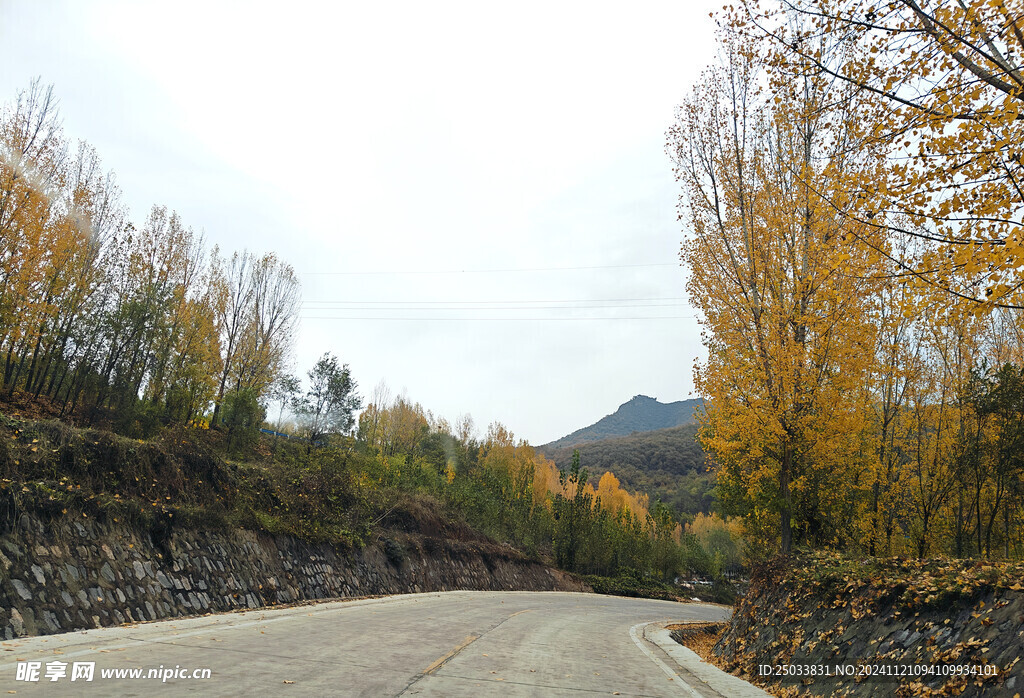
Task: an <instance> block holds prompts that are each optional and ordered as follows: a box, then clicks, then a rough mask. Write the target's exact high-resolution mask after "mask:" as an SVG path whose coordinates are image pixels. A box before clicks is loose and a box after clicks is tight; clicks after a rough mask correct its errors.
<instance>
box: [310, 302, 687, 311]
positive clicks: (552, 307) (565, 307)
mask: <svg viewBox="0 0 1024 698" xmlns="http://www.w3.org/2000/svg"><path fill="white" fill-rule="evenodd" d="M688 307H690V306H689V305H687V304H686V303H650V304H647V305H636V304H631V305H544V306H535V305H497V306H475V307H472V308H464V307H459V306H443V305H437V306H429V307H426V308H424V307H416V306H395V307H391V308H380V307H372V306H371V307H366V306H358V305H357V306H334V307H332V306H327V307H319V308H309V310H600V309H604V308H688Z"/></svg>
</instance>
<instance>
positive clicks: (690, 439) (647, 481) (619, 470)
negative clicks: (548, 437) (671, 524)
mask: <svg viewBox="0 0 1024 698" xmlns="http://www.w3.org/2000/svg"><path fill="white" fill-rule="evenodd" d="M646 399H647V400H650V398H646ZM634 400H636V398H634ZM630 402H633V400H631V401H630ZM691 402H692V401H691ZM626 404H627V405H628V404H630V403H626ZM674 404H681V403H674ZM623 407H625V405H624V406H623ZM661 407H669V405H661ZM620 411H621V408H620ZM606 419H607V417H606ZM598 424H600V422H598ZM595 426H596V425H595ZM581 431H582V430H581ZM577 433H579V432H577ZM696 435H697V425H696V424H687V425H684V426H681V427H673V428H671V429H660V430H657V431H646V432H641V433H636V434H631V435H630V436H619V437H615V438H611V439H603V440H601V441H590V442H586V443H583V444H579V445H576V446H573V445H563V446H556V447H552V445H551V444H548V445H546V446H541V447H539V448H538V449H537V450H538V451H539V452H540V453H542V454H544V455H545V456H547V457H548V458H551V459H552V460H554V461H555V464H556V465H557V466H558V467H559V468H560V469H563V470H565V469H567V468H568V467H569V465H570V463H571V462H572V452H573V449H574V448H578V449H579V451H580V465H581V466H583V467H584V468H586V469H587V470H588V471H589V473H590V479H591V481H593V482H594V484H595V485H596V484H597V480H598V478H600V477H601V475H602V474H604V472H605V471H606V470H607V471H611V472H612V473H613V474H614V475H615V477H617V478H618V479H619V482H620V483H621V485H622V487H623V488H624V489H627V490H631V491H640V492H643V493H645V494H647V495H648V496H649V497H650V501H651V502H652V503H653V502H655V501H657V500H659V499H660V500H661V501H662V502H664V503H665V504H668V505H669V506H671V507H672V508H673V509H674V510H675V512H676V513H677V514H684V515H690V516H692V515H694V514H696V513H697V512H698V511H702V512H705V513H707V512H709V511H710V510H711V504H712V496H711V489H712V487H713V486H714V479H713V476H712V475H711V473H709V472H707V464H706V462H705V458H704V451H703V450H702V449H701V447H700V444H698V443H697V439H696ZM567 438H568V437H567ZM559 441H565V439H559ZM555 443H558V442H555Z"/></svg>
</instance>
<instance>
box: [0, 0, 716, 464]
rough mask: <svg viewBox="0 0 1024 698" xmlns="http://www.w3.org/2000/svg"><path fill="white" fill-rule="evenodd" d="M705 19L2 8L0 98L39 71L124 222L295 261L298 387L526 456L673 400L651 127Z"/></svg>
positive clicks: (674, 356) (672, 98) (661, 192)
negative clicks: (489, 438) (404, 402)
mask: <svg viewBox="0 0 1024 698" xmlns="http://www.w3.org/2000/svg"><path fill="white" fill-rule="evenodd" d="M720 4H721V0H716V1H714V2H711V1H707V0H675V2H632V3H629V7H628V9H627V8H626V7H625V5H624V4H622V5H620V6H619V7H618V8H614V7H613V6H612V4H611V3H608V4H604V3H582V2H578V3H575V2H574V3H551V2H543V3H540V2H537V3H534V2H516V3H514V4H509V5H503V6H501V7H499V6H498V5H497V4H495V3H482V2H465V3H451V2H432V3H423V2H389V3H368V2H359V3H356V2H351V1H348V0H344V1H342V2H332V3H327V2H323V3H312V2H306V3H301V2H290V3H281V2H274V3H256V2H220V3H214V2H210V1H206V2H173V3H169V2H160V3H157V2H149V3H143V2H99V1H85V0H79V1H77V2H57V1H49V0H0V100H2V101H3V102H10V101H11V100H12V99H13V98H14V96H15V95H16V93H17V91H18V90H19V89H23V88H25V87H27V86H28V83H29V81H30V80H31V79H32V78H33V77H35V76H40V77H41V78H42V80H43V82H45V83H52V84H53V85H54V89H55V93H56V95H57V97H58V98H59V99H60V107H61V114H62V116H63V120H64V126H65V129H66V131H67V133H68V134H69V135H70V136H71V137H73V138H76V139H77V138H81V139H84V140H87V141H89V142H90V143H91V144H92V145H94V146H95V147H96V149H97V150H98V151H99V154H100V156H101V157H102V158H103V161H104V165H105V166H106V167H107V168H109V169H113V170H114V171H115V172H116V173H117V177H118V181H119V184H120V186H121V188H122V189H123V191H124V195H125V199H126V201H127V203H128V205H129V206H130V208H131V212H132V217H133V219H135V220H136V221H141V220H142V219H144V218H145V215H146V213H147V212H148V210H149V208H150V207H151V206H152V205H153V204H161V205H166V206H168V207H169V208H172V209H174V210H176V211H178V213H179V214H181V216H182V218H183V220H184V221H185V222H186V223H187V224H188V225H191V226H192V227H193V228H195V229H196V230H201V231H203V232H204V233H205V235H206V238H207V241H208V243H209V244H211V245H212V244H217V245H220V246H221V248H223V249H226V250H235V249H240V248H243V247H247V248H249V249H252V250H254V251H256V252H264V251H273V252H276V253H277V254H278V255H279V256H280V257H282V258H283V259H285V260H286V261H288V262H290V263H291V264H292V265H293V266H294V267H295V269H296V271H297V272H298V273H299V275H300V278H301V280H302V283H303V298H304V305H303V313H302V316H303V319H302V320H301V323H300V331H299V332H300V334H299V341H298V343H297V352H296V357H295V370H296V372H297V373H299V374H302V375H304V374H305V371H307V370H308V369H309V368H310V367H311V366H312V364H313V362H314V361H315V360H316V358H317V357H318V356H319V355H320V354H322V353H323V352H325V351H332V352H334V353H335V354H336V355H337V356H338V357H339V358H340V359H341V360H342V361H343V362H346V363H348V364H349V365H350V366H351V368H352V372H353V375H354V376H355V378H356V380H357V381H358V382H359V384H360V392H361V393H362V394H363V396H364V397H367V396H369V394H370V393H371V391H372V390H373V388H374V386H375V385H376V384H377V383H378V382H379V381H381V380H384V381H386V382H387V384H388V386H389V387H390V388H391V389H392V391H393V392H394V393H400V392H402V391H403V390H404V391H405V392H406V393H407V394H408V396H409V397H410V398H411V399H412V400H414V401H418V402H420V403H422V404H423V406H424V407H426V408H428V409H431V410H432V411H433V412H434V413H435V414H440V415H443V416H445V417H447V418H449V419H454V418H456V417H457V416H459V415H460V414H463V413H466V412H468V413H470V414H472V415H473V417H474V419H475V420H476V423H477V425H478V430H479V431H480V432H482V431H483V430H484V429H485V428H486V425H487V424H488V423H489V422H491V421H494V420H498V421H501V422H503V423H504V424H505V425H506V426H508V427H509V428H510V429H511V430H512V431H513V432H515V433H516V435H517V436H519V437H522V438H526V439H528V440H529V441H530V442H531V443H535V444H540V443H545V442H547V441H550V440H552V439H555V438H558V437H560V436H563V435H564V434H567V433H569V432H571V431H573V430H575V429H577V428H580V427H582V426H585V425H587V424H590V423H592V422H594V421H596V420H597V419H599V418H600V417H602V416H604V415H605V414H608V413H610V412H612V411H614V410H615V408H616V407H617V406H618V405H619V404H620V403H622V402H625V401H626V400H628V399H629V398H631V397H632V396H633V395H636V394H638V393H643V394H647V395H651V396H653V397H657V398H658V399H660V400H662V401H663V402H670V401H673V400H680V399H684V398H687V397H691V396H692V395H693V383H692V367H693V363H694V360H695V359H696V358H697V357H698V355H702V349H701V346H700V341H699V339H700V333H699V328H698V325H697V324H696V321H695V320H694V319H692V318H691V317H687V316H692V315H694V313H693V311H692V310H691V309H690V308H689V307H687V306H686V305H685V300H684V296H685V292H684V288H683V272H682V269H681V268H680V267H679V266H678V250H679V244H680V241H681V239H682V236H683V231H682V229H681V227H680V225H679V223H678V222H677V221H676V211H675V201H676V195H677V188H676V185H675V183H674V182H673V178H672V172H671V164H670V162H669V160H668V158H667V156H666V155H665V153H664V142H665V136H664V134H665V130H666V129H667V128H668V127H669V125H670V124H671V122H672V118H673V109H674V106H675V105H676V104H677V103H678V102H680V101H681V99H682V98H683V96H684V95H685V94H686V92H687V89H688V87H689V86H690V85H691V84H692V83H693V81H694V80H695V79H696V77H697V75H698V73H699V71H700V70H701V69H702V68H703V66H704V65H705V64H706V63H708V62H709V60H710V59H711V55H712V53H713V51H714V44H713V23H712V21H711V20H710V19H709V18H708V12H709V11H710V10H712V9H715V8H716V7H718V6H720ZM637 265H651V266H637ZM653 265H659V266H653ZM580 267H589V268H580ZM593 267H602V268H593ZM513 269H514V270H518V271H495V270H513ZM525 270H531V271H525ZM368 272H373V273H368ZM608 299H616V300H615V301H614V302H613V301H609V300H608ZM619 299H661V300H643V301H640V300H633V301H631V302H622V301H621V300H619ZM469 301H472V302H469ZM563 301H564V302H563ZM602 301H607V302H602ZM609 306H620V307H609ZM636 306H649V307H636ZM641 317H654V318H671V319H646V320H631V319H614V318H641ZM323 318H334V319H323ZM357 318H358V319H357ZM376 318H391V319H386V320H385V319H376ZM568 318H577V319H568ZM578 318H599V319H578Z"/></svg>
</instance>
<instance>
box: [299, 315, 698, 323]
mask: <svg viewBox="0 0 1024 698" xmlns="http://www.w3.org/2000/svg"><path fill="white" fill-rule="evenodd" d="M695 318H696V316H695V315H648V316H646V317H610V316H609V317H336V316H331V317H327V316H319V315H308V316H303V317H300V318H299V319H300V320H394V321H399V322H548V321H553V322H567V321H572V320H693V319H695Z"/></svg>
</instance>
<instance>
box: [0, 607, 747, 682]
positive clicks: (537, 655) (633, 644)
mask: <svg viewBox="0 0 1024 698" xmlns="http://www.w3.org/2000/svg"><path fill="white" fill-rule="evenodd" d="M728 615H729V610H728V609H725V608H722V607H718V606H711V605H704V604H679V603H672V602H667V601H651V600H644V599H627V598H621V597H613V596H599V595H596V594H578V593H565V592H469V591H462V592H445V593H431V594H406V595H402V596H393V597H387V598H382V599H368V600H362V601H347V602H346V601H341V602H329V603H321V604H316V605H306V606H296V607H291V608H281V609H267V610H257V611H248V612H245V613H228V614H220V615H210V616H203V617H198V618H188V619H180V620H174V621H161V622H156V623H144V624H139V625H134V626H125V627H120V628H104V629H99V630H89V631H86V632H78V633H66V634H63V635H50V636H44V637H35V638H25V639H18V640H15V641H12V642H4V643H0V648H2V649H3V650H4V651H3V652H2V656H0V694H2V693H6V692H9V691H17V693H18V695H77V694H88V695H138V696H150V695H179V694H184V693H195V694H198V695H203V696H236V695H242V694H246V695H251V694H254V693H271V694H273V695H277V694H278V693H280V694H281V695H288V694H291V695H295V696H300V695H302V696H306V695H356V696H363V695H365V696H398V695H410V696H412V695H416V696H479V695H521V696H536V695H542V696H576V697H579V696H587V695H597V694H600V695H622V696H690V697H691V698H692V696H695V695H697V696H713V695H719V694H717V693H715V692H713V691H709V690H708V689H707V686H706V685H705V686H703V687H702V686H697V687H696V689H695V688H691V687H690V686H688V685H686V682H684V681H683V680H682V679H681V678H680V677H679V676H675V678H672V676H673V675H674V672H675V671H676V670H679V665H678V664H675V663H674V662H673V659H672V658H671V657H670V656H669V655H668V654H666V652H665V651H664V650H662V649H661V648H660V647H659V646H658V645H657V644H655V643H652V642H650V641H649V640H647V639H645V637H644V633H645V627H644V626H645V625H646V624H648V623H650V622H652V621H694V620H720V619H725V618H727V617H728ZM631 631H632V632H631ZM19 661H21V662H23V663H24V662H39V663H40V664H39V666H38V671H39V674H38V678H39V680H38V681H35V682H32V681H24V680H22V681H19V680H18V678H19V677H18V676H17V673H18V662H19ZM54 662H59V663H60V664H64V665H66V666H65V667H64V668H63V671H64V672H65V674H66V675H64V676H58V678H57V680H56V681H50V680H48V679H47V678H46V672H47V670H48V668H49V669H50V671H51V672H52V673H56V674H60V673H61V671H62V668H61V666H60V664H52V663H54ZM76 662H77V663H79V664H80V665H83V666H82V667H79V668H78V671H83V670H85V666H84V665H86V664H87V663H89V662H92V663H94V676H93V680H92V681H91V682H87V681H85V680H84V679H83V678H78V679H76V680H75V681H71V680H70V679H71V674H72V673H73V670H74V669H75V667H74V664H75V663H76ZM48 665H50V667H48ZM27 666H28V665H27V664H23V666H22V671H23V672H24V671H26V670H27V669H26V667H27ZM139 667H142V668H143V673H145V672H147V671H148V670H149V669H158V671H168V672H169V671H173V670H174V668H175V667H177V668H178V671H179V673H181V672H184V671H188V672H191V671H193V670H196V669H199V670H202V669H209V670H210V674H211V676H210V678H208V679H201V678H171V679H169V680H167V681H166V682H164V681H162V680H161V679H156V678H154V679H150V678H138V679H131V678H109V677H108V678H104V677H103V676H101V672H103V671H104V670H106V671H117V670H118V669H121V670H130V669H136V668H139ZM684 673H685V672H684ZM23 678H24V677H23ZM690 683H691V684H693V683H698V684H699V683H700V682H693V681H691V682H690Z"/></svg>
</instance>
